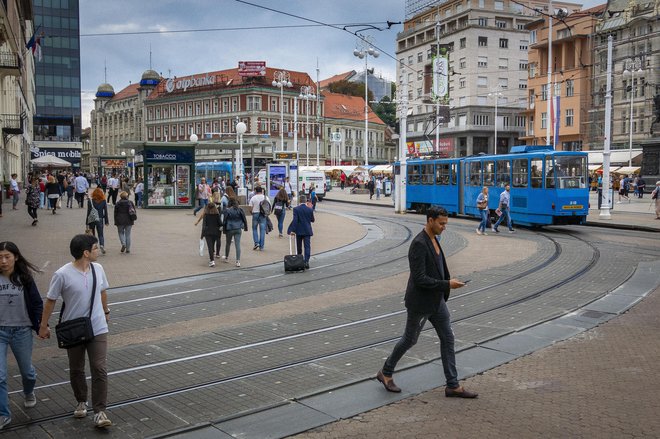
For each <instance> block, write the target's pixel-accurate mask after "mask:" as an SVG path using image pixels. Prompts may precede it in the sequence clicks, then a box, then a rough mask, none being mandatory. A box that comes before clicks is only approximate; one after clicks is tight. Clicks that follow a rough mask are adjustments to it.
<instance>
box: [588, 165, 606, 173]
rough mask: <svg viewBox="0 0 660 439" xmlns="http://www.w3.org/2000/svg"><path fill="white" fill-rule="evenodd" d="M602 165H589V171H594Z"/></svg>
mask: <svg viewBox="0 0 660 439" xmlns="http://www.w3.org/2000/svg"><path fill="white" fill-rule="evenodd" d="M602 167H603V165H589V171H590V172H594V171H595V170H596V169H600V168H602Z"/></svg>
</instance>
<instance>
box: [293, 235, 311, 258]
mask: <svg viewBox="0 0 660 439" xmlns="http://www.w3.org/2000/svg"><path fill="white" fill-rule="evenodd" d="M311 238H312V237H311V236H309V235H304V236H302V235H296V246H297V248H298V254H299V255H301V254H302V253H303V244H305V262H309V258H310V256H311V253H312V246H311Z"/></svg>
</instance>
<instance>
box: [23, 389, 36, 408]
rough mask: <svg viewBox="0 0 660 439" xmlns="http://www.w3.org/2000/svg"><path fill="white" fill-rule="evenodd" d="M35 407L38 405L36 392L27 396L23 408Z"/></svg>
mask: <svg viewBox="0 0 660 439" xmlns="http://www.w3.org/2000/svg"><path fill="white" fill-rule="evenodd" d="M35 405H37V397H36V396H34V392H32V393H30V394H29V395H25V401H23V406H25V408H26V409H31V408H32V407H34V406H35Z"/></svg>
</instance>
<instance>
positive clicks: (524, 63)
mask: <svg viewBox="0 0 660 439" xmlns="http://www.w3.org/2000/svg"><path fill="white" fill-rule="evenodd" d="M527 67H529V64H527V61H526V60H524V59H521V60H520V62H519V63H518V69H519V70H527Z"/></svg>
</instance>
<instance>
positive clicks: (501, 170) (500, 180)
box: [495, 160, 511, 187]
mask: <svg viewBox="0 0 660 439" xmlns="http://www.w3.org/2000/svg"><path fill="white" fill-rule="evenodd" d="M495 175H496V177H497V185H498V186H499V187H504V186H506V185H507V184H511V163H510V162H509V161H508V160H498V161H497V172H496V174H495Z"/></svg>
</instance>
